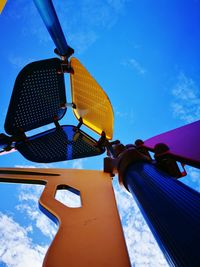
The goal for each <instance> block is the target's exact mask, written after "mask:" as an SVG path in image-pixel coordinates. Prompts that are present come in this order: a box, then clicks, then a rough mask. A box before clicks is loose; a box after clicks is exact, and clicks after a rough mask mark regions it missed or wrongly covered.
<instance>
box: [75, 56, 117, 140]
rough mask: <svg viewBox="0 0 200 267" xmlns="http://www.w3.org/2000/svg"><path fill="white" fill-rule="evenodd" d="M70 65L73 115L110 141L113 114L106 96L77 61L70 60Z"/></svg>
mask: <svg viewBox="0 0 200 267" xmlns="http://www.w3.org/2000/svg"><path fill="white" fill-rule="evenodd" d="M70 64H71V67H72V69H73V73H70V82H71V92H72V102H73V103H74V104H75V105H76V109H73V112H74V115H75V116H76V118H77V119H80V118H82V120H83V124H84V125H86V126H87V127H89V128H90V129H92V130H93V131H95V132H96V133H98V134H99V135H101V134H102V132H103V131H104V132H105V134H106V138H107V139H109V140H110V139H112V137H113V124H114V113H113V109H112V105H111V103H110V100H109V98H108V96H107V95H106V93H105V92H104V90H103V89H102V87H101V86H100V85H99V84H98V83H97V82H96V81H95V79H94V78H93V77H92V76H91V75H90V73H89V72H88V71H87V70H86V69H85V67H84V66H83V65H82V64H81V63H80V62H79V60H78V59H76V58H74V57H73V58H71V60H70Z"/></svg>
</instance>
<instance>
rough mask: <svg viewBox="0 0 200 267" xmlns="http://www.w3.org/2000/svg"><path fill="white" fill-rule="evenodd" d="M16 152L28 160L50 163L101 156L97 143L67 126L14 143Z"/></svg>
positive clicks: (81, 132) (72, 127)
mask: <svg viewBox="0 0 200 267" xmlns="http://www.w3.org/2000/svg"><path fill="white" fill-rule="evenodd" d="M16 148H17V150H18V151H19V152H20V153H21V154H22V155H23V156H24V157H25V158H26V159H28V160H30V161H34V162H39V163H51V162H58V161H65V160H70V159H77V158H84V157H91V156H96V155H100V154H102V153H103V152H104V151H105V149H104V148H99V147H98V146H97V142H96V141H95V140H94V139H93V138H91V137H90V136H89V135H87V134H86V133H84V132H83V131H81V130H80V129H77V128H76V127H75V126H71V125H67V126H60V127H59V128H54V129H51V130H48V131H46V132H43V133H40V134H37V135H35V136H32V137H30V138H28V139H27V140H26V141H20V142H18V143H16Z"/></svg>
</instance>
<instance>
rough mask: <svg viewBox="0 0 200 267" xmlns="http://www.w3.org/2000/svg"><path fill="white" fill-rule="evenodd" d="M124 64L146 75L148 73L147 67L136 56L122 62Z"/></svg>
mask: <svg viewBox="0 0 200 267" xmlns="http://www.w3.org/2000/svg"><path fill="white" fill-rule="evenodd" d="M122 65H123V66H129V67H131V68H133V69H134V70H135V71H136V73H137V74H140V75H144V74H145V73H146V70H145V68H144V67H143V66H142V65H141V63H140V62H139V61H137V60H136V59H135V58H131V59H129V60H126V61H124V62H122Z"/></svg>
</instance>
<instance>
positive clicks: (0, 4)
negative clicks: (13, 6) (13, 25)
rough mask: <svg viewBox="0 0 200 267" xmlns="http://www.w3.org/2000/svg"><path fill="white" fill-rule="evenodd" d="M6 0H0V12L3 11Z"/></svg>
mask: <svg viewBox="0 0 200 267" xmlns="http://www.w3.org/2000/svg"><path fill="white" fill-rule="evenodd" d="M6 2H7V0H0V14H1V12H2V11H3V9H4V6H5V4H6Z"/></svg>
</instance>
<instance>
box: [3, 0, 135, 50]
mask: <svg viewBox="0 0 200 267" xmlns="http://www.w3.org/2000/svg"><path fill="white" fill-rule="evenodd" d="M128 1H130V0H107V1H102V0H96V1H90V0H83V1H73V0H69V1H54V5H55V8H56V11H57V14H58V17H59V19H60V22H61V25H62V28H63V31H64V33H65V35H66V37H67V41H68V43H69V44H70V45H71V46H73V47H74V48H75V50H76V51H77V52H78V53H81V52H83V51H84V50H85V49H87V48H88V47H90V46H91V45H92V44H93V43H94V42H95V41H96V40H97V38H98V37H99V36H100V35H101V33H102V32H103V31H104V30H106V29H109V28H111V27H112V26H113V25H115V23H116V22H117V21H118V19H119V17H120V16H121V14H123V11H124V8H125V6H126V3H127V2H128ZM19 10H20V12H19ZM8 17H9V19H12V18H15V19H18V20H19V19H20V21H22V23H24V25H25V27H22V32H23V34H24V35H25V36H26V35H29V36H30V35H31V34H32V35H34V36H37V39H38V41H39V42H40V43H43V44H46V43H48V42H49V41H50V37H49V35H48V32H47V30H46V29H45V26H44V25H43V23H42V20H41V18H40V17H39V14H38V12H37V10H36V8H35V7H34V4H33V3H28V2H27V1H25V0H19V1H17V3H14V4H13V8H12V11H10V12H9V14H8ZM30 18H31V19H30ZM50 42H51V41H50Z"/></svg>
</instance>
